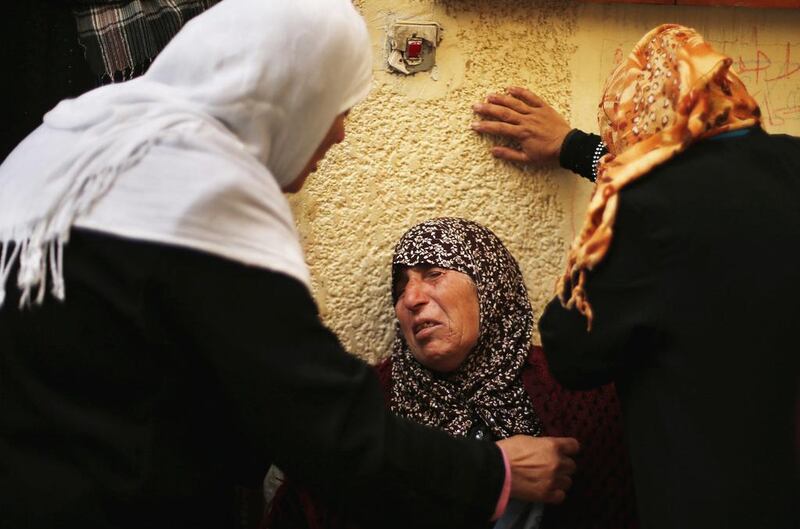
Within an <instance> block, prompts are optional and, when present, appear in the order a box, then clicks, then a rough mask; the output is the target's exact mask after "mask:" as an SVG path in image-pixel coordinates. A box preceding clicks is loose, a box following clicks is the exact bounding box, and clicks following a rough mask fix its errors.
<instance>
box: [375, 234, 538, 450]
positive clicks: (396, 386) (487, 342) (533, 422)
mask: <svg viewBox="0 0 800 529" xmlns="http://www.w3.org/2000/svg"><path fill="white" fill-rule="evenodd" d="M417 265H431V266H438V267H442V268H447V269H451V270H456V271H458V272H462V273H464V274H467V275H468V276H469V277H470V278H472V280H473V282H474V283H475V286H476V287H477V293H478V304H479V307H480V335H479V338H478V343H477V344H476V346H475V349H474V350H473V351H472V352H471V353H470V355H469V356H468V357H467V359H466V360H465V361H464V363H463V364H462V365H461V366H460V367H459V368H458V369H457V370H456V371H455V372H453V373H452V374H450V375H448V376H447V377H442V376H440V375H438V374H436V373H433V372H432V371H430V370H428V369H426V368H425V367H423V366H422V365H421V364H420V363H419V362H417V360H416V359H415V358H414V356H413V355H412V353H411V351H410V350H409V348H408V344H406V341H405V339H404V338H403V334H402V332H401V331H400V327H399V324H398V325H397V326H396V336H395V341H394V346H393V351H392V382H393V383H392V394H391V403H390V406H391V409H392V411H394V412H395V413H397V414H398V415H401V416H403V417H407V418H409V419H411V420H413V421H415V422H417V423H420V424H425V425H428V426H432V427H434V428H437V429H440V430H444V431H446V432H448V433H450V434H451V435H453V436H456V437H463V436H467V435H468V434H469V433H470V431H471V430H472V429H473V428H474V427H475V426H480V424H481V423H483V424H484V425H485V426H486V427H488V428H489V430H490V431H491V433H492V434H493V435H494V436H495V437H497V438H499V439H504V438H506V437H509V436H511V435H515V434H527V435H540V434H541V431H542V429H541V425H540V422H539V419H538V417H537V416H536V413H535V411H534V410H533V406H532V404H531V401H530V398H529V397H528V395H527V393H526V392H525V388H524V387H523V385H522V377H521V372H522V368H523V366H524V365H525V363H526V361H527V358H528V353H529V349H530V341H531V332H532V329H533V311H532V310H531V305H530V301H529V299H528V292H527V289H526V288H525V284H524V282H523V279H522V273H521V271H520V269H519V265H518V264H517V262H516V260H515V259H514V257H513V256H512V255H511V253H509V251H508V250H507V249H506V247H505V246H504V245H503V243H502V242H501V241H500V239H498V238H497V236H496V235H495V234H494V233H492V232H491V231H490V230H489V229H487V228H485V227H483V226H481V225H480V224H477V223H475V222H471V221H468V220H464V219H457V218H438V219H433V220H429V221H426V222H423V223H421V224H418V225H416V226H414V227H413V228H411V229H410V230H409V231H408V232H406V234H405V235H403V237H402V238H401V239H400V241H399V242H398V244H397V246H396V247H395V251H394V258H393V259H392V292H393V293H394V287H395V285H396V283H397V279H398V274H399V273H400V272H401V271H402V270H403V269H405V268H408V267H412V266H417ZM393 295H394V294H393ZM394 301H396V299H395V300H394Z"/></svg>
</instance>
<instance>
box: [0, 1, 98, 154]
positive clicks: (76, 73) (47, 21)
mask: <svg viewBox="0 0 800 529" xmlns="http://www.w3.org/2000/svg"><path fill="white" fill-rule="evenodd" d="M98 3H99V2H98ZM73 4H75V5H77V4H80V2H67V1H61V2H59V1H56V0H25V1H24V2H8V3H7V5H6V6H4V10H5V13H4V14H3V16H2V17H0V21H2V22H1V24H0V27H1V28H2V30H1V31H2V32H0V34H2V35H3V37H4V38H5V42H4V43H3V46H2V50H3V52H2V53H3V58H2V66H3V70H4V72H5V74H4V75H3V78H4V82H3V91H4V93H5V94H6V102H5V104H4V105H3V116H4V118H3V121H2V123H3V126H2V128H0V131H2V132H1V133H0V138H2V139H1V140H0V161H2V160H4V159H5V158H6V156H8V154H9V153H10V152H11V151H12V150H13V149H14V147H16V146H17V144H18V143H19V142H20V141H22V140H23V139H24V138H25V136H27V135H28V134H30V133H31V132H32V131H33V130H34V129H35V128H36V127H38V126H39V125H40V124H41V123H42V116H44V114H45V113H46V112H47V111H49V110H50V109H51V108H53V107H54V106H55V105H56V103H58V102H59V101H61V100H62V99H66V98H69V97H76V96H78V95H80V94H81V93H83V92H85V91H87V90H90V89H92V88H94V87H95V86H97V85H98V79H97V77H96V76H95V75H94V74H93V73H92V72H91V70H90V69H89V65H88V64H87V63H86V61H85V59H84V57H83V48H82V47H81V45H80V43H79V41H78V30H77V27H76V25H75V18H74V17H73V15H72V7H73Z"/></svg>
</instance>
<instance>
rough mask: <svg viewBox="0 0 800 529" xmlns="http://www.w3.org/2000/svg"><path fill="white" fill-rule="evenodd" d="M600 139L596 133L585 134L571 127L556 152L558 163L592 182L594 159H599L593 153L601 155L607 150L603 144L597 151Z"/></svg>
mask: <svg viewBox="0 0 800 529" xmlns="http://www.w3.org/2000/svg"><path fill="white" fill-rule="evenodd" d="M600 141H601V140H600V136H598V135H597V134H587V133H586V132H583V131H582V130H580V129H572V130H571V131H569V133H568V134H567V135H566V137H565V138H564V143H562V144H561V151H560V152H559V154H558V163H559V165H561V167H563V168H564V169H569V170H570V171H572V172H574V173H578V174H579V175H581V176H582V177H584V178H586V179H587V180H589V181H591V182H594V181H595V179H596V178H595V173H594V169H595V160H596V159H599V156H598V158H595V154H598V155H600V156H602V155H603V154H605V153H607V152H608V150H607V149H606V147H605V145H603V147H601V148H600V151H599V152H598V151H597V147H598V146H599V145H600Z"/></svg>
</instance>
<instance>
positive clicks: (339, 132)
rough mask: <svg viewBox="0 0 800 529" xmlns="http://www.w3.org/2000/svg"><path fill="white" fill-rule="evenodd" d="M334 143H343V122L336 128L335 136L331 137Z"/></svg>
mask: <svg viewBox="0 0 800 529" xmlns="http://www.w3.org/2000/svg"><path fill="white" fill-rule="evenodd" d="M333 141H334V143H342V142H343V141H344V121H342V122H341V123H339V126H338V127H336V134H335V135H334V137H333Z"/></svg>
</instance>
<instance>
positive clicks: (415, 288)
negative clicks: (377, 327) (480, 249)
mask: <svg viewBox="0 0 800 529" xmlns="http://www.w3.org/2000/svg"><path fill="white" fill-rule="evenodd" d="M395 295H396V296H397V302H396V303H395V305H394V310H395V314H396V315H397V319H398V321H399V322H400V330H401V332H402V333H403V337H404V338H405V340H406V343H407V344H408V347H409V349H410V350H411V353H412V354H413V355H414V358H416V359H417V361H418V362H419V363H420V364H422V365H423V366H425V367H427V368H428V369H430V370H432V371H437V372H440V373H449V372H451V371H454V370H455V369H457V368H458V367H459V366H460V365H461V364H462V363H463V362H464V360H465V359H466V358H467V356H469V353H470V352H471V351H472V349H473V348H474V347H475V345H476V344H477V343H478V336H479V333H480V309H479V307H478V292H477V290H476V288H475V284H474V283H473V282H472V279H470V277H469V276H468V275H466V274H462V273H461V272H457V271H455V270H449V269H447V268H440V267H436V266H414V267H411V268H406V269H405V270H403V271H402V272H400V274H399V276H398V278H397V284H396V286H395Z"/></svg>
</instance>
